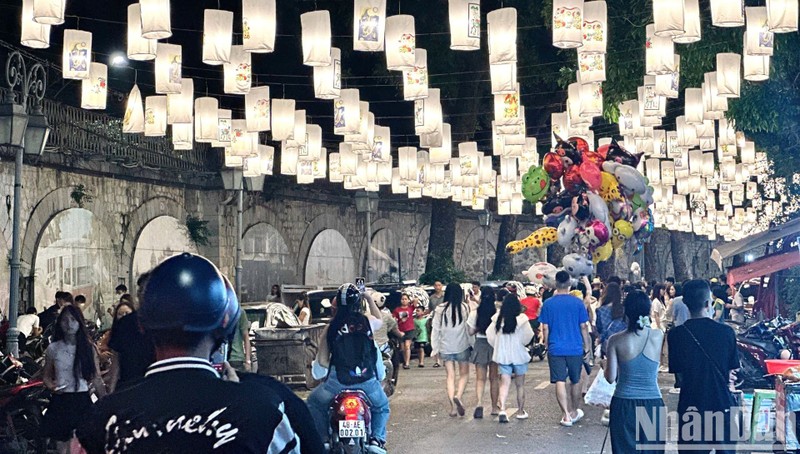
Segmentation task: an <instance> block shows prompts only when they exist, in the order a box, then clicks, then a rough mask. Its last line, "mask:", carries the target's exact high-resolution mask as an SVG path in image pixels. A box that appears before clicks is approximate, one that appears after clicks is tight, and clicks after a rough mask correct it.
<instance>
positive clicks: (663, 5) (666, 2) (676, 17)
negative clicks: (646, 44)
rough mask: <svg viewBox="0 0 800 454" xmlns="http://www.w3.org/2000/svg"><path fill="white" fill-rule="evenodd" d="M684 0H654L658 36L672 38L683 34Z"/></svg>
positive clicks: (655, 24) (654, 21)
mask: <svg viewBox="0 0 800 454" xmlns="http://www.w3.org/2000/svg"><path fill="white" fill-rule="evenodd" d="M683 8H684V6H683V0H653V23H654V26H655V34H656V36H668V37H670V38H672V37H675V36H680V35H683V33H684V32H685V29H684V19H685V17H684V10H683Z"/></svg>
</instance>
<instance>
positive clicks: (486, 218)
mask: <svg viewBox="0 0 800 454" xmlns="http://www.w3.org/2000/svg"><path fill="white" fill-rule="evenodd" d="M478 223H479V224H480V225H481V227H483V280H484V281H488V280H489V271H488V270H487V269H486V253H487V251H486V245H487V243H488V240H487V230H489V225H490V224H491V223H492V213H491V212H489V210H483V212H481V213H478Z"/></svg>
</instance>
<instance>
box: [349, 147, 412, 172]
mask: <svg viewBox="0 0 800 454" xmlns="http://www.w3.org/2000/svg"><path fill="white" fill-rule="evenodd" d="M415 156H416V155H415ZM359 161H360V159H359V156H358V153H355V152H354V151H353V147H352V145H350V144H349V143H347V142H342V143H340V144H339V173H340V174H341V175H345V176H349V175H355V174H356V172H357V169H358V163H359Z"/></svg>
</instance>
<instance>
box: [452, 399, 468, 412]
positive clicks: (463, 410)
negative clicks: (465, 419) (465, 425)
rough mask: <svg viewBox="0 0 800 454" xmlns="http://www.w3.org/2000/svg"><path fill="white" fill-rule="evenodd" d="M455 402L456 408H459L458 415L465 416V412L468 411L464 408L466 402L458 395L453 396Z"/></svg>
mask: <svg viewBox="0 0 800 454" xmlns="http://www.w3.org/2000/svg"><path fill="white" fill-rule="evenodd" d="M453 403H454V404H456V410H458V416H464V414H465V413H466V412H467V411H466V410H465V409H464V404H462V403H461V399H459V398H458V397H453Z"/></svg>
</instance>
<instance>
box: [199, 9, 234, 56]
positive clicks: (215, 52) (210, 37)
mask: <svg viewBox="0 0 800 454" xmlns="http://www.w3.org/2000/svg"><path fill="white" fill-rule="evenodd" d="M232 39H233V12H231V11H223V10H220V9H207V10H204V11H203V63H205V64H207V65H221V64H224V63H229V62H230V61H231V41H232Z"/></svg>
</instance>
